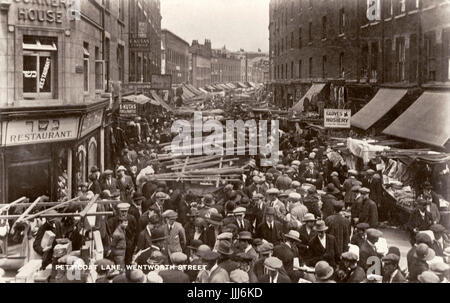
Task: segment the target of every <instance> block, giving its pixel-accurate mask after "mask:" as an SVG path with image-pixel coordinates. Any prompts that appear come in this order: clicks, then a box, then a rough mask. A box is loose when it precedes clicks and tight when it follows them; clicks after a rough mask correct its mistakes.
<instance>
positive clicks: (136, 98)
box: [122, 94, 151, 104]
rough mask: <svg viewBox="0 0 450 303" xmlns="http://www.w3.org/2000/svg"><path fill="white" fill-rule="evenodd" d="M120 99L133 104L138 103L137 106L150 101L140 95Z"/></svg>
mask: <svg viewBox="0 0 450 303" xmlns="http://www.w3.org/2000/svg"><path fill="white" fill-rule="evenodd" d="M122 99H124V100H127V101H131V102H135V103H138V104H145V103H148V102H149V101H150V100H151V99H150V98H149V97H147V96H144V95H142V94H140V95H130V96H125V97H123V98H122Z"/></svg>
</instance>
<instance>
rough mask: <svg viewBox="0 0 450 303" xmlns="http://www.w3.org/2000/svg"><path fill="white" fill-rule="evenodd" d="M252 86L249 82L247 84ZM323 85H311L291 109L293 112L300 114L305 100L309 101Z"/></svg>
mask: <svg viewBox="0 0 450 303" xmlns="http://www.w3.org/2000/svg"><path fill="white" fill-rule="evenodd" d="M249 83H250V84H252V83H251V82H249ZM325 85H326V84H325V83H313V85H312V86H311V87H310V88H309V90H308V91H307V92H306V94H305V95H304V96H303V97H302V98H301V99H300V100H299V101H298V102H297V103H296V104H295V105H294V106H293V107H292V110H293V111H296V112H302V111H303V102H304V101H305V98H308V99H309V100H310V101H311V99H312V97H313V96H314V95H315V94H318V93H320V92H321V91H322V89H323V88H324V87H325Z"/></svg>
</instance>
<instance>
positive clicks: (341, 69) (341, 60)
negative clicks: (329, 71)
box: [338, 53, 345, 78]
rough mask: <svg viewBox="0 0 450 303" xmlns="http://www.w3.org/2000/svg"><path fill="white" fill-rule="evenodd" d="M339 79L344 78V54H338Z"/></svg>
mask: <svg viewBox="0 0 450 303" xmlns="http://www.w3.org/2000/svg"><path fill="white" fill-rule="evenodd" d="M338 74H339V77H340V78H345V71H344V53H340V54H339V71H338Z"/></svg>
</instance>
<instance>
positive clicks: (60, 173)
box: [55, 146, 70, 201]
mask: <svg viewBox="0 0 450 303" xmlns="http://www.w3.org/2000/svg"><path fill="white" fill-rule="evenodd" d="M55 152H56V167H55V175H56V199H57V201H64V200H65V199H70V197H69V187H68V176H67V159H68V155H67V154H68V153H67V148H64V147H62V146H57V148H55Z"/></svg>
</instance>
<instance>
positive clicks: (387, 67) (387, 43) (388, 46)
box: [383, 39, 392, 82]
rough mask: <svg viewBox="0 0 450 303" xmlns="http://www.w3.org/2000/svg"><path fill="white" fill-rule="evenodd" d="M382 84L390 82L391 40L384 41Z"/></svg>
mask: <svg viewBox="0 0 450 303" xmlns="http://www.w3.org/2000/svg"><path fill="white" fill-rule="evenodd" d="M383 65H384V82H391V81H392V40H391V39H386V41H385V45H384V64H383Z"/></svg>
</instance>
